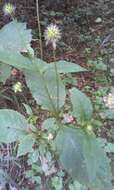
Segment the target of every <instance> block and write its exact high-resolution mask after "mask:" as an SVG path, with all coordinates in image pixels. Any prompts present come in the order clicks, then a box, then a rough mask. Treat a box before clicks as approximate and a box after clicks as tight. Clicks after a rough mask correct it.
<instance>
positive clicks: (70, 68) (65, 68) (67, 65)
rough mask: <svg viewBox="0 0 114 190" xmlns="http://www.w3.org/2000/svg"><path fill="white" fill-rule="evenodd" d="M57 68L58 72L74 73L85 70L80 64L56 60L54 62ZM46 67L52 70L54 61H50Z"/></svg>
mask: <svg viewBox="0 0 114 190" xmlns="http://www.w3.org/2000/svg"><path fill="white" fill-rule="evenodd" d="M56 65H57V69H58V72H59V73H75V72H82V71H87V70H86V69H85V68H83V67H81V66H80V65H78V64H76V63H72V62H68V61H64V60H62V61H57V62H56ZM47 69H49V70H50V72H51V70H54V62H52V63H50V64H49V65H48V67H47Z"/></svg>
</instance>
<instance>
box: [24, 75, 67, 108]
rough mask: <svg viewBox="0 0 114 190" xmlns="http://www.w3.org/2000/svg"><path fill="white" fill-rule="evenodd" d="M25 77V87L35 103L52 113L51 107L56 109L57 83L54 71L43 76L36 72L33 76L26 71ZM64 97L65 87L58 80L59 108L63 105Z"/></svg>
mask: <svg viewBox="0 0 114 190" xmlns="http://www.w3.org/2000/svg"><path fill="white" fill-rule="evenodd" d="M25 77H26V82H27V85H28V87H29V88H30V90H31V93H32V95H33V97H34V98H35V100H36V101H37V103H38V104H39V105H42V106H43V107H44V108H46V109H48V110H51V111H54V109H53V106H54V107H55V108H57V81H56V74H55V71H51V72H50V71H48V72H45V73H44V74H41V73H39V72H36V71H34V74H33V73H31V72H28V71H26V72H25ZM65 95H66V94H65V87H64V85H63V83H62V81H61V80H60V79H59V108H60V107H62V106H63V105H64V102H65ZM49 96H50V98H49ZM50 99H51V100H50Z"/></svg>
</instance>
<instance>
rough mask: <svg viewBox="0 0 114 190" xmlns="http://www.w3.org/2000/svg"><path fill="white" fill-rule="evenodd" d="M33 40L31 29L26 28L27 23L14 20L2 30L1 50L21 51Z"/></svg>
mask: <svg viewBox="0 0 114 190" xmlns="http://www.w3.org/2000/svg"><path fill="white" fill-rule="evenodd" d="M31 40H32V35H31V30H27V29H26V23H19V22H17V21H16V20H14V21H12V22H10V23H8V24H6V25H5V26H4V27H3V28H2V29H1V30H0V50H7V51H12V52H20V51H22V50H23V49H26V48H27V47H28V46H29V44H30V42H31Z"/></svg>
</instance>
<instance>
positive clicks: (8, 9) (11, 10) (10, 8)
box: [3, 3, 15, 15]
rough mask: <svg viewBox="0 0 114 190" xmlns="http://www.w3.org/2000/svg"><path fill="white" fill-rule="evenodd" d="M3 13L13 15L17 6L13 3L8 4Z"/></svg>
mask: <svg viewBox="0 0 114 190" xmlns="http://www.w3.org/2000/svg"><path fill="white" fill-rule="evenodd" d="M3 12H4V14H5V15H12V14H14V13H15V6H13V5H12V4H11V3H6V4H5V5H4V7H3Z"/></svg>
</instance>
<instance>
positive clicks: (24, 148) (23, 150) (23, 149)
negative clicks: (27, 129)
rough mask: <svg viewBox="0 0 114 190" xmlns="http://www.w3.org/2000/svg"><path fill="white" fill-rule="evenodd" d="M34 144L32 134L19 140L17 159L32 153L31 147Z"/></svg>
mask: <svg viewBox="0 0 114 190" xmlns="http://www.w3.org/2000/svg"><path fill="white" fill-rule="evenodd" d="M34 143H35V138H34V137H33V134H29V135H26V136H25V137H24V138H22V139H21V140H20V143H19V147H18V153H17V157H19V156H22V155H25V154H27V153H29V152H32V151H33V145H34Z"/></svg>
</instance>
